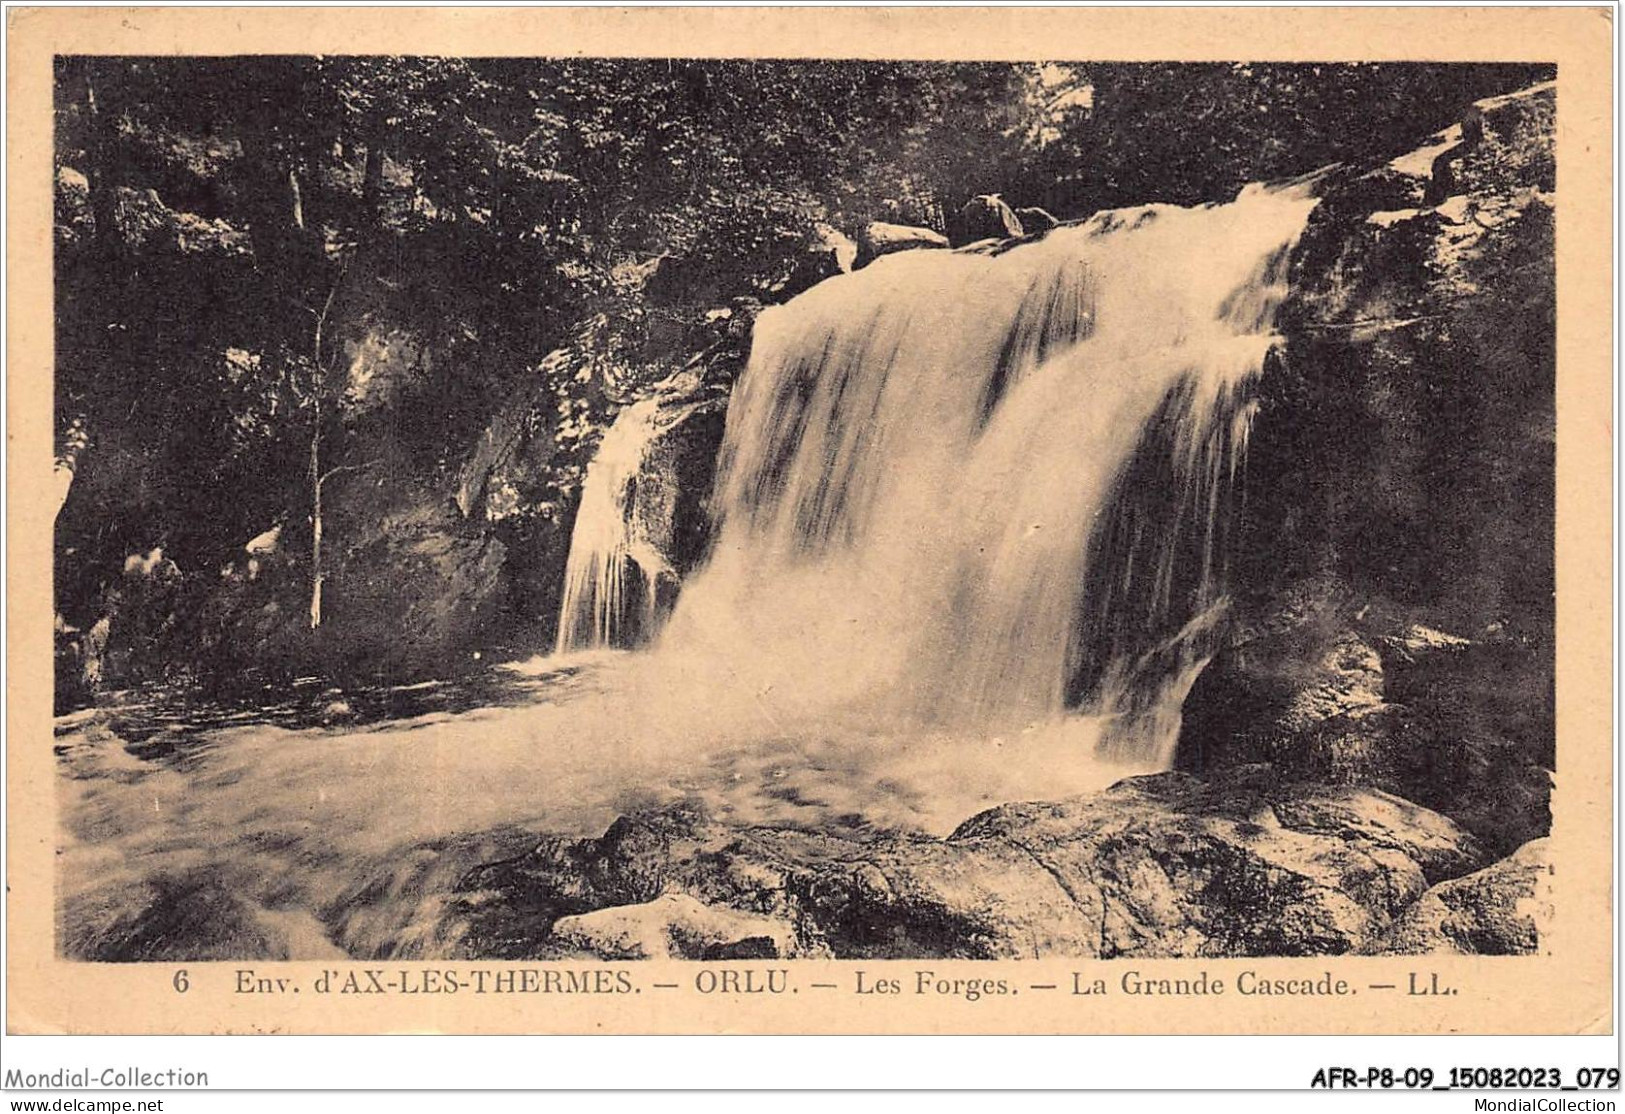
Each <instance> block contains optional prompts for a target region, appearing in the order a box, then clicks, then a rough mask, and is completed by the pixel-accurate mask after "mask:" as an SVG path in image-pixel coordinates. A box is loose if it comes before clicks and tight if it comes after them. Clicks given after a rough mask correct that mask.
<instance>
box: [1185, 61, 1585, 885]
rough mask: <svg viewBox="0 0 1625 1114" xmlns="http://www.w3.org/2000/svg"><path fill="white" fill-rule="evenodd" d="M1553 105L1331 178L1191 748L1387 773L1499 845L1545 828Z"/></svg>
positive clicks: (1209, 760) (1298, 268)
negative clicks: (1229, 609) (1227, 624)
mask: <svg viewBox="0 0 1625 1114" xmlns="http://www.w3.org/2000/svg"><path fill="white" fill-rule="evenodd" d="M1554 108H1555V105H1554V90H1553V88H1552V87H1551V86H1550V85H1546V86H1538V87H1535V88H1533V89H1529V90H1525V91H1523V92H1521V93H1517V94H1513V95H1510V96H1506V97H1499V98H1495V99H1493V100H1489V101H1484V102H1481V103H1479V104H1477V105H1475V106H1473V107H1472V108H1471V109H1470V110H1469V111H1468V113H1467V114H1466V116H1465V117H1464V119H1463V120H1462V121H1461V123H1459V124H1458V125H1456V126H1454V127H1452V128H1450V129H1448V130H1447V131H1445V132H1443V133H1441V134H1439V135H1437V136H1435V137H1433V138H1432V139H1430V140H1429V141H1428V143H1427V144H1426V145H1424V146H1423V147H1421V148H1419V149H1418V150H1417V151H1414V152H1412V153H1410V154H1407V155H1405V156H1403V157H1401V158H1397V159H1394V160H1393V161H1391V162H1389V163H1386V164H1384V165H1382V166H1379V167H1377V168H1375V169H1366V170H1362V171H1358V172H1355V171H1349V170H1338V171H1335V172H1333V173H1332V174H1331V175H1330V176H1328V178H1327V180H1326V181H1325V183H1324V185H1323V186H1322V191H1323V200H1322V202H1321V205H1320V207H1319V208H1318V209H1317V210H1316V213H1315V215H1314V217H1313V218H1312V220H1311V223H1310V227H1309V229H1308V230H1307V232H1306V234H1305V236H1304V238H1303V241H1302V242H1301V244H1300V246H1299V249H1298V253H1297V257H1296V259H1295V260H1294V264H1293V273H1294V295H1293V297H1292V299H1291V301H1290V302H1289V304H1288V306H1287V307H1286V309H1285V312H1284V330H1283V331H1284V332H1285V334H1286V338H1287V343H1286V346H1285V352H1284V355H1283V358H1282V359H1280V360H1279V361H1277V362H1276V363H1275V364H1274V365H1273V366H1272V368H1271V369H1270V372H1269V374H1268V375H1267V376H1266V379H1265V382H1264V384H1263V388H1262V391H1263V400H1262V404H1261V409H1260V412H1259V416H1258V420H1257V423H1256V425H1255V432H1254V440H1253V447H1252V454H1251V457H1250V461H1249V467H1248V472H1247V503H1246V511H1245V514H1244V516H1243V522H1242V524H1241V529H1240V531H1239V533H1240V542H1239V544H1238V547H1237V552H1236V555H1235V560H1236V564H1235V567H1234V583H1233V590H1234V593H1235V599H1236V615H1235V619H1236V621H1235V625H1234V629H1233V636H1232V639H1231V641H1230V644H1229V645H1228V646H1227V647H1226V648H1225V649H1223V650H1222V651H1221V652H1220V654H1219V656H1218V657H1217V658H1216V659H1215V661H1214V662H1213V663H1212V664H1211V665H1210V666H1209V668H1208V669H1207V671H1206V672H1205V673H1204V674H1203V675H1202V677H1201V678H1200V679H1199V680H1198V682H1197V684H1196V687H1195V689H1194V690H1193V692H1192V693H1191V696H1190V699H1189V701H1188V702H1187V705H1186V709H1185V724H1184V730H1183V734H1182V737H1181V743H1180V755H1179V764H1180V766H1181V768H1184V769H1189V770H1197V771H1200V770H1210V769H1216V768H1222V767H1224V766H1227V765H1229V764H1231V763H1234V762H1256V761H1269V762H1274V763H1276V764H1277V765H1279V766H1281V767H1282V768H1284V769H1287V770H1290V771H1293V772H1294V773H1296V774H1298V775H1300V776H1307V777H1315V778H1325V779H1330V780H1333V781H1337V782H1341V783H1352V784H1367V785H1375V786H1379V787H1381V788H1384V789H1388V790H1391V791H1393V792H1397V793H1401V794H1403V795H1404V796H1406V797H1408V798H1410V799H1412V800H1416V801H1418V802H1420V803H1423V804H1426V805H1428V806H1429V807H1432V808H1436V809H1439V810H1441V811H1443V812H1445V813H1446V814H1447V815H1450V816H1452V817H1453V818H1455V819H1456V820H1457V821H1458V822H1460V823H1462V824H1463V825H1464V826H1466V827H1467V828H1469V829H1470V830H1472V831H1474V832H1475V833H1477V834H1478V835H1479V836H1480V837H1481V838H1483V839H1484V840H1486V842H1487V843H1488V844H1489V845H1490V846H1492V847H1494V848H1495V849H1496V850H1498V851H1500V852H1502V853H1506V852H1509V851H1511V850H1512V849H1513V848H1515V847H1517V846H1518V845H1519V844H1521V843H1523V842H1525V841H1527V840H1530V839H1534V838H1536V837H1538V836H1541V835H1544V834H1545V833H1546V831H1547V830H1548V828H1549V825H1550V811H1549V803H1548V802H1549V794H1550V784H1551V780H1550V773H1549V771H1550V770H1551V769H1552V767H1553V764H1554V761H1555V754H1554V734H1555V726H1554V718H1553V717H1554V711H1553V687H1552V686H1553V662H1554V658H1553V653H1554V646H1553V631H1554V625H1553V624H1554V604H1553V598H1554V586H1555V583H1554V572H1553V557H1554V532H1553V531H1554V519H1553V507H1554V501H1553V498H1554V497H1553V486H1552V485H1553V482H1554V475H1555V458H1554V446H1555V385H1556V370H1555V358H1554V352H1553V343H1554V331H1553V321H1554V316H1553V315H1554V306H1555V302H1554V286H1553V283H1554V272H1553V265H1554V263H1553V258H1554V257H1553V254H1552V205H1553V188H1554V167H1553V162H1552V126H1553V117H1554Z"/></svg>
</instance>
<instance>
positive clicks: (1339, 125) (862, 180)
mask: <svg viewBox="0 0 1625 1114" xmlns="http://www.w3.org/2000/svg"><path fill="white" fill-rule="evenodd" d="M1550 76H1551V73H1550V71H1549V69H1548V68H1545V67H1539V66H1532V65H1452V66H1428V65H1418V64H1392V65H1353V64H1336V65H1332V64H1326V65H1246V64H1237V65H1231V64H1214V65H1190V64H1178V65H1174V64H1166V65H1161V64H1133V65H1129V64H1095V63H1090V64H1042V65H1041V64H1031V65H1026V64H1021V65H1016V64H1002V63H1000V64H993V63H987V64H982V63H978V64H937V63H886V64H875V63H829V62H727V61H706V62H693V61H667V60H655V61H605V60H547V59H524V60H519V59H445V58H386V57H325V58H306V57H297V58H293V57H289V58H282V57H255V58H214V59H198V58H192V59H172V58H163V59H160V58H100V57H98V58H88V57H71V58H62V59H59V61H58V64H57V85H56V121H55V125H56V127H55V143H56V206H57V207H56V214H55V218H56V219H55V233H56V234H55V250H56V276H57V280H56V281H57V288H56V306H57V319H56V396H55V398H56V402H55V421H56V438H57V454H58V465H59V476H60V477H61V478H62V479H63V480H64V482H66V480H67V479H68V477H69V476H71V481H72V482H71V487H68V488H67V490H66V494H65V501H64V503H63V505H62V508H61V510H60V512H59V515H58V519H57V526H56V583H55V607H56V612H57V627H58V689H59V693H58V695H59V703H61V704H64V705H67V704H72V703H74V702H76V701H78V700H81V699H84V698H85V697H86V696H87V695H88V694H89V693H90V692H92V691H93V690H94V689H95V688H96V687H98V686H106V685H113V684H126V683H133V682H137V681H143V680H155V679H167V680H176V679H180V680H189V681H199V682H204V683H208V684H210V685H213V686H216V687H219V686H229V685H233V684H238V683H242V682H243V681H244V680H245V679H250V678H251V679H258V678H260V677H262V676H265V675H268V674H273V673H276V672H278V671H281V672H292V673H301V672H313V673H317V674H322V675H327V676H345V675H355V674H364V675H366V676H369V677H372V676H392V677H394V676H411V675H422V674H425V673H430V672H436V671H445V670H447V669H450V668H452V667H453V665H454V663H455V662H458V661H462V660H466V659H467V657H468V656H469V654H470V653H472V652H473V651H474V650H501V649H505V648H506V649H520V650H523V649H532V650H533V649H537V648H541V647H543V646H545V645H546V644H547V639H548V638H549V637H550V633H551V631H550V625H551V622H552V612H553V610H554V609H555V607H556V583H557V579H558V574H559V569H560V567H561V565H562V560H563V553H564V551H565V549H566V548H567V544H568V529H569V523H570V516H571V514H572V513H573V500H574V499H575V497H576V495H577V493H578V490H579V484H580V480H581V475H582V471H583V469H584V467H585V464H586V462H587V460H588V459H589V458H590V455H591V451H592V447H593V445H594V444H595V443H596V439H597V437H598V435H599V433H600V432H601V430H602V429H603V428H604V426H605V424H606V423H607V422H608V421H609V420H611V418H612V417H613V415H614V413H615V412H616V410H617V409H618V408H619V407H620V406H621V405H623V404H624V403H625V402H627V401H628V400H630V399H632V398H635V397H637V396H638V395H639V393H640V392H642V391H646V390H647V389H648V388H649V387H650V386H651V385H652V384H653V383H654V382H656V381H657V380H660V379H663V378H664V377H666V376H667V375H669V374H671V373H672V372H673V371H675V370H678V369H681V368H682V367H683V366H685V365H686V364H688V363H690V362H691V361H692V359H693V358H694V356H695V355H696V354H697V353H704V352H709V351H715V350H716V349H717V348H718V346H722V347H724V348H726V347H728V346H730V345H731V346H733V348H734V349H741V348H742V347H743V346H744V345H746V344H748V320H749V316H750V313H751V312H752V310H753V309H754V308H755V307H759V306H760V305H763V304H771V303H773V302H777V301H782V300H785V299H787V298H788V297H791V296H793V295H794V294H795V293H796V292H798V291H799V290H800V289H802V288H804V287H805V285H807V283H808V282H809V281H812V280H813V279H816V278H817V277H819V275H821V274H822V273H825V272H823V271H820V270H819V269H818V268H817V266H811V267H810V265H809V260H810V259H821V258H822V257H823V256H824V255H826V254H827V253H828V251H829V250H830V246H831V245H832V244H834V243H838V242H841V241H842V239H843V238H844V237H856V236H858V234H859V232H860V230H861V229H862V228H863V227H864V226H866V225H867V224H868V223H869V222H872V221H876V220H880V221H886V222H890V223H895V224H901V225H911V226H919V227H923V228H928V229H932V230H934V231H937V232H944V231H947V230H948V229H947V227H946V225H947V224H948V223H949V221H950V220H951V219H952V215H953V214H955V213H957V212H959V211H960V209H961V207H962V206H964V205H965V203H966V202H967V201H968V200H970V199H971V198H973V197H976V196H978V195H985V194H999V195H1002V197H1003V198H1004V199H1006V200H1007V201H1008V202H1009V203H1010V204H1011V205H1012V206H1018V207H1030V206H1038V207H1042V208H1043V209H1045V210H1048V211H1049V212H1050V213H1052V214H1054V215H1055V216H1056V217H1058V218H1060V219H1062V220H1070V219H1078V218H1083V217H1086V216H1088V215H1089V214H1090V213H1092V212H1094V211H1095V210H1097V209H1101V208H1110V207H1116V206H1121V205H1127V204H1137V203H1143V202H1149V201H1168V202H1175V203H1179V204H1187V205H1188V204H1197V203H1203V202H1214V201H1221V200H1225V199H1228V198H1229V197H1231V196H1233V195H1234V194H1235V192H1236V191H1237V190H1238V189H1239V188H1240V187H1241V186H1242V185H1243V184H1245V183H1246V182H1249V181H1254V180H1261V179H1271V178H1282V177H1287V176H1291V175H1296V174H1300V173H1304V172H1306V171H1309V170H1312V169H1315V168H1318V167H1321V166H1323V165H1326V164H1328V163H1333V162H1339V161H1343V162H1352V161H1358V160H1367V159H1371V158H1374V157H1378V156H1380V155H1382V154H1383V153H1385V152H1388V151H1395V152H1397V151H1398V150H1402V149H1405V148H1406V147H1407V145H1410V146H1414V142H1415V139H1416V137H1417V136H1419V135H1425V134H1427V132H1429V131H1430V130H1433V129H1435V128H1438V127H1441V126H1443V125H1445V124H1446V123H1449V122H1451V121H1453V120H1454V119H1456V118H1457V117H1458V116H1459V114H1460V112H1461V110H1462V108H1463V106H1465V105H1466V104H1468V103H1470V102H1472V101H1473V100H1475V99H1478V98H1481V97H1485V96H1488V95H1492V94H1496V93H1501V92H1506V91H1509V90H1512V89H1515V88H1518V87H1520V86H1523V85H1527V84H1529V83H1531V82H1533V81H1537V80H1542V79H1544V78H1547V77H1550ZM515 446H518V447H517V448H515ZM319 501H320V503H321V505H320V506H318V502H319ZM318 519H319V520H321V521H322V522H323V525H324V530H323V538H322V545H323V547H324V548H323V549H322V551H321V553H322V554H324V556H318V555H317V552H316V550H315V547H314V545H313V543H314V541H315V539H314V538H313V537H312V523H313V521H316V520H318ZM318 561H324V562H325V564H323V565H321V566H320V568H321V572H322V576H323V578H324V580H325V581H326V585H325V587H326V592H327V596H326V599H325V601H324V610H323V612H322V616H321V619H322V621H321V622H319V623H318V622H314V621H313V617H312V615H311V609H310V607H309V600H308V597H309V595H310V582H311V580H312V577H313V571H314V568H315V566H316V562H318Z"/></svg>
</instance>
